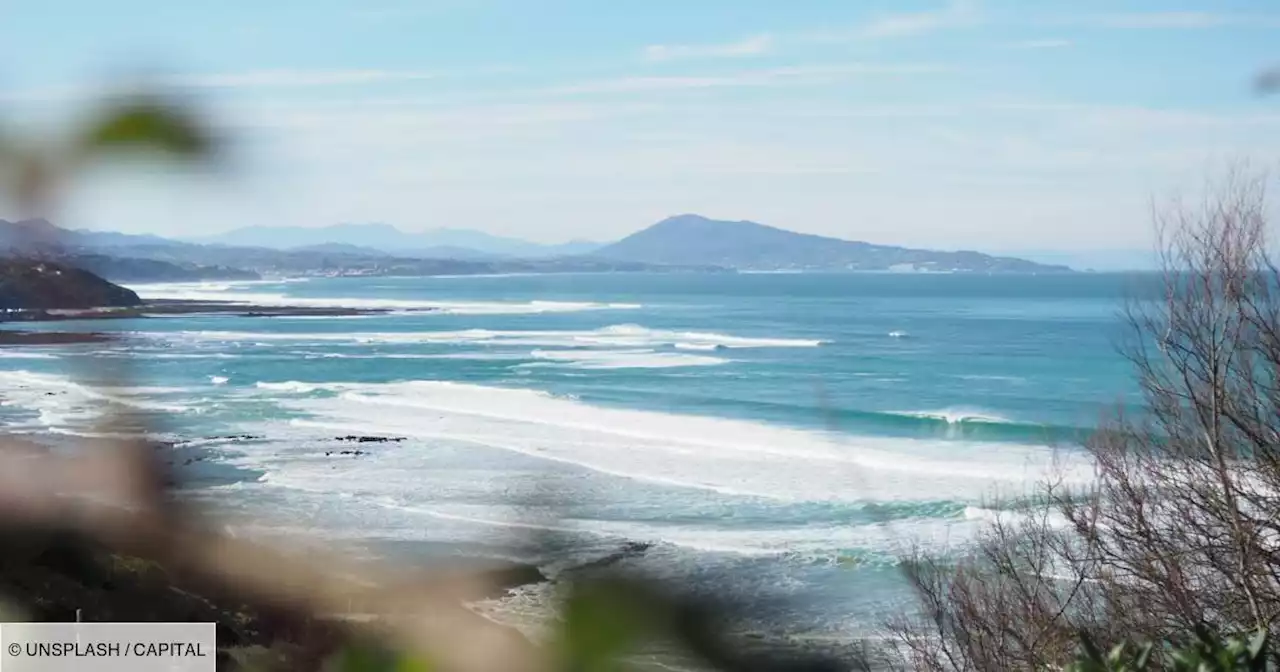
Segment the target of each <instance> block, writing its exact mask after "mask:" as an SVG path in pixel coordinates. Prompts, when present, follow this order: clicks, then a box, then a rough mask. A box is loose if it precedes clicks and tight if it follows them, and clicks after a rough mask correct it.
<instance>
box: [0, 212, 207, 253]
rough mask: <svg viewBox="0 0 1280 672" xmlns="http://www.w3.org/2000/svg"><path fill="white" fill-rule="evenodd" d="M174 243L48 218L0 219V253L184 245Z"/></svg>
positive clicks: (165, 239)
mask: <svg viewBox="0 0 1280 672" xmlns="http://www.w3.org/2000/svg"><path fill="white" fill-rule="evenodd" d="M183 244H184V243H180V242H178V241H175V240H169V239H168V238H161V237H160V236H152V235H133V234H128V233H116V232H114V231H87V230H84V229H63V228H60V227H58V226H55V225H54V224H53V223H52V222H50V221H49V220H47V219H39V218H37V219H24V220H19V221H16V222H10V221H7V220H4V219H0V250H4V249H9V250H30V249H40V248H50V247H84V248H97V249H103V248H113V247H128V246H134V245H159V246H166V245H169V246H172V245H183Z"/></svg>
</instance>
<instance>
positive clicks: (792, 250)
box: [595, 215, 1070, 273]
mask: <svg viewBox="0 0 1280 672" xmlns="http://www.w3.org/2000/svg"><path fill="white" fill-rule="evenodd" d="M595 255H596V256H598V257H603V258H607V259H619V260H626V261H638V262H644V263H650V264H683V265H693V264H711V265H716V266H724V267H728V268H734V269H740V270H856V271H889V270H904V271H908V270H915V271H966V272H993V273H995V272H1004V273H1008V272H1013V273H1029V272H1065V271H1069V270H1070V269H1069V268H1067V267H1065V266H1053V265H1046V264H1037V263H1035V262H1032V261H1027V260H1026V259H1018V258H1014V257H993V256H990V255H986V254H982V253H979V252H971V251H967V250H966V251H960V252H937V251H932V250H918V249H911V248H906V247H895V246H890V245H873V244H871V243H865V242H860V241H851V240H842V239H839V238H828V237H826V236H815V235H812V234H807V233H796V232H794V231H787V230H785V229H779V228H776V227H772V226H765V225H764V224H757V223H755V222H745V221H744V222H729V221H721V220H715V219H708V218H706V217H702V216H700V215H679V216H676V217H670V218H668V219H664V220H662V221H661V222H658V223H657V224H654V225H653V226H650V227H649V228H647V229H644V230H643V231H639V232H637V233H633V234H631V235H630V236H627V237H626V238H623V239H622V240H620V241H618V242H616V243H613V244H612V245H607V246H605V247H603V248H601V249H599V250H597V251H596V252H595Z"/></svg>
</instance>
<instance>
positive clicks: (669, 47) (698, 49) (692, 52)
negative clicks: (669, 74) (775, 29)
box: [644, 35, 773, 61]
mask: <svg viewBox="0 0 1280 672" xmlns="http://www.w3.org/2000/svg"><path fill="white" fill-rule="evenodd" d="M772 50H773V37H771V36H769V35H756V36H753V37H748V38H746V39H743V40H739V41H737V42H728V43H725V44H651V45H649V46H647V47H645V48H644V57H645V59H646V60H650V61H675V60H683V59H691V58H742V57H746V56H759V55H761V54H765V53H768V52H769V51H772Z"/></svg>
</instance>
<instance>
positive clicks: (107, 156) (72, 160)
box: [0, 93, 221, 215]
mask: <svg viewBox="0 0 1280 672" xmlns="http://www.w3.org/2000/svg"><path fill="white" fill-rule="evenodd" d="M220 145H221V143H220V142H219V141H218V139H217V138H216V137H215V135H214V133H213V132H212V129H211V126H209V125H208V124H207V123H206V122H205V120H204V119H203V118H202V117H201V116H200V115H199V114H197V113H196V112H195V111H194V110H192V109H190V108H188V107H187V106H185V105H183V104H181V103H179V102H178V101H177V100H176V99H173V98H167V97H165V96H161V95H155V94H149V93H138V94H132V95H127V96H122V97H119V98H114V99H111V100H109V101H108V102H107V103H105V104H103V105H102V106H100V107H99V108H98V109H96V110H94V111H93V112H92V113H91V114H90V115H89V116H88V117H87V118H86V119H85V120H84V122H82V123H81V124H80V125H79V126H78V127H76V128H73V129H70V131H69V132H68V133H66V134H65V135H64V136H63V137H62V138H61V139H60V140H59V139H54V140H41V141H38V142H27V141H25V139H24V138H22V137H20V136H18V135H15V134H13V133H6V132H3V130H2V129H0V179H2V180H3V182H2V183H0V188H2V189H3V190H4V192H5V193H4V195H5V196H7V197H9V198H11V199H13V201H14V202H15V203H16V204H17V205H18V207H19V208H20V209H21V210H22V211H23V212H24V213H25V214H40V215H43V214H47V213H46V212H45V211H46V210H48V209H49V208H51V207H53V206H54V205H56V203H57V200H58V198H59V197H60V196H61V194H62V191H63V190H64V189H65V188H66V186H67V184H68V183H69V182H70V181H71V180H73V179H74V178H75V177H76V176H77V174H78V173H79V172H80V171H81V170H83V169H84V168H87V167H88V166H89V165H91V164H93V163H95V162H97V161H100V160H113V159H117V158H123V157H124V155H127V154H135V155H137V154H144V155H152V156H156V157H158V158H162V159H165V160H169V161H180V162H188V163H194V162H201V163H203V162H208V161H209V160H211V159H212V158H213V157H214V156H215V155H216V154H217V152H218V149H219V147H220Z"/></svg>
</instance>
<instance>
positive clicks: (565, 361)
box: [0, 273, 1144, 637]
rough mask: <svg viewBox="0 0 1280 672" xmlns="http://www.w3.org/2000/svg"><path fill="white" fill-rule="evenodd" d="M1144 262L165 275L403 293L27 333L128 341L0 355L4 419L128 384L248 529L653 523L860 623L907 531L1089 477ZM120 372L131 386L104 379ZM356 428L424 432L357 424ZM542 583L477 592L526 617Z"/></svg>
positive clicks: (493, 545) (83, 418)
mask: <svg viewBox="0 0 1280 672" xmlns="http://www.w3.org/2000/svg"><path fill="white" fill-rule="evenodd" d="M1143 280H1144V276H1140V275H1122V274H1066V275H1038V276H985V275H946V274H781V273H772V274H679V273H672V274H606V275H527V276H496V277H476V276H471V277H420V278H389V277H371V278H315V279H306V280H292V281H263V282H239V283H214V282H210V283H199V284H170V285H141V286H136V287H135V289H137V290H138V292H139V293H140V294H141V295H142V296H143V297H151V298H180V299H208V300H218V301H241V302H246V303H250V304H255V305H291V306H348V307H355V308H386V309H392V310H393V312H392V313H389V314H385V315H357V316H346V317H305V318H303V317H279V318H266V317H236V316H226V315H213V316H198V315H181V316H173V317H164V318H148V319H130V320H96V321H81V322H56V323H47V324H37V325H21V326H22V327H23V328H40V329H50V330H99V331H102V330H109V331H117V332H121V333H122V335H123V336H124V338H122V339H120V340H119V341H115V342H112V343H110V344H108V346H107V347H105V348H104V347H103V346H102V345H100V344H99V345H76V346H60V347H30V346H25V347H14V348H7V349H2V350H0V422H3V423H4V424H5V429H6V431H9V432H20V433H29V434H33V435H38V436H50V435H53V436H60V437H65V438H66V439H67V440H74V439H75V438H77V437H79V436H81V435H83V434H86V433H91V430H90V425H91V423H92V421H93V419H94V418H95V417H97V415H98V414H99V413H101V412H102V410H103V408H104V407H105V404H106V402H108V401H115V402H119V403H120V404H122V405H123V407H125V408H128V409H130V410H131V411H132V412H133V413H135V414H137V415H139V416H140V417H142V418H144V419H146V420H147V421H148V422H150V423H152V426H153V427H154V430H153V431H154V432H156V433H157V434H158V435H159V437H158V438H162V439H165V440H168V441H172V442H179V443H180V444H181V446H182V447H183V450H184V451H186V452H183V453H182V455H184V456H186V460H192V458H191V455H192V454H193V453H192V452H191V451H192V450H198V451H199V459H197V460H194V462H195V464H194V465H188V467H189V468H190V474H191V479H190V480H189V481H188V482H187V485H186V488H187V490H186V492H185V494H186V495H187V496H189V497H191V498H193V499H196V500H198V501H200V502H202V503H206V504H208V505H209V506H211V507H213V508H214V509H215V510H216V511H218V512H220V513H221V514H222V515H224V516H226V517H227V520H228V523H227V525H228V527H229V529H231V530H232V531H234V532H235V533H237V534H240V533H244V534H259V535H262V536H264V537H266V538H290V537H293V536H297V537H299V538H307V539H320V540H323V542H324V543H326V544H344V545H348V546H351V547H352V548H356V549H360V550H361V552H367V553H372V554H375V555H383V556H394V557H395V558H397V559H400V560H413V561H422V562H427V561H441V560H450V559H454V560H456V559H459V558H495V559H506V560H517V561H523V562H534V563H537V564H538V565H539V566H541V567H543V568H544V570H545V571H547V572H548V573H550V574H555V573H556V572H557V571H561V570H563V569H564V568H567V567H572V566H576V565H579V564H583V563H587V562H591V561H592V560H593V559H598V558H600V557H605V556H608V555H609V554H611V553H613V552H615V551H616V550H617V549H618V548H619V547H621V546H622V545H623V544H625V543H626V542H638V543H640V544H648V546H647V548H645V549H644V550H643V552H637V553H634V554H633V555H631V556H630V557H628V558H626V559H625V560H624V562H626V563H628V564H630V565H633V566H634V568H635V569H638V570H640V571H644V572H646V573H649V574H651V575H657V576H659V577H663V578H668V579H671V580H678V581H680V582H682V583H683V585H688V586H693V587H694V589H695V590H706V591H708V592H710V593H714V594H717V595H721V596H727V597H731V598H733V599H737V600H741V601H743V602H745V603H746V604H748V605H750V606H752V608H751V609H749V611H748V613H749V614H750V618H749V619H748V622H747V623H744V625H743V627H745V628H748V629H751V628H754V629H759V630H762V631H768V632H780V631H786V632H792V633H799V634H806V635H812V636H821V637H828V636H830V637H844V636H864V635H868V634H871V633H874V632H875V630H876V628H877V626H878V624H879V623H880V621H881V620H882V619H883V617H884V615H885V614H887V613H891V612H893V611H896V610H900V609H901V608H902V607H903V605H904V604H905V603H906V601H907V600H908V598H909V596H908V592H907V589H906V586H905V584H904V582H903V579H902V576H901V573H900V560H901V558H903V557H904V556H905V554H907V553H909V552H911V551H912V549H917V548H919V549H924V550H927V551H930V552H935V553H940V554H948V553H952V554H954V553H961V552H963V550H964V548H965V547H966V545H967V544H969V543H971V542H972V541H973V540H974V539H975V538H976V537H977V535H979V534H981V531H982V529H983V527H984V525H986V524H987V523H988V522H989V521H990V520H991V519H992V518H993V517H994V516H997V515H999V510H1000V509H1001V508H1002V507H1008V506H1011V505H1013V504H1016V502H1018V501H1020V500H1021V498H1025V497H1027V496H1029V495H1030V494H1031V493H1033V492H1034V484H1035V483H1036V481H1037V480H1038V479H1040V478H1042V477H1044V475H1045V474H1046V473H1048V472H1049V471H1050V470H1057V471H1059V472H1061V475H1062V476H1063V477H1064V478H1067V479H1079V480H1081V481H1084V480H1087V478H1088V473H1087V469H1085V468H1084V466H1083V464H1082V462H1081V461H1080V460H1078V459H1075V456H1076V455H1077V454H1078V453H1077V451H1078V448H1077V447H1078V445H1079V443H1080V441H1082V440H1083V438H1084V437H1085V436H1087V434H1088V432H1089V429H1090V428H1091V427H1093V426H1095V425H1096V423H1097V422H1098V420H1099V418H1100V417H1101V416H1102V415H1103V414H1105V413H1106V412H1107V411H1108V409H1111V408H1113V407H1114V406H1115V405H1116V404H1118V403H1127V404H1134V403H1137V397H1136V396H1135V395H1136V386H1135V384H1134V382H1133V380H1132V375H1131V371H1130V368H1129V366H1128V364H1127V362H1126V361H1125V360H1124V359H1123V358H1122V357H1121V356H1120V355H1119V354H1117V351H1116V346H1117V343H1118V342H1119V341H1120V340H1121V339H1123V338H1124V336H1125V332H1124V330H1123V328H1122V322H1121V321H1120V320H1119V317H1118V316H1119V311H1120V309H1121V307H1122V300H1123V299H1124V297H1125V296H1126V295H1128V294H1130V293H1132V291H1134V289H1135V287H1138V286H1140V285H1141V283H1142V282H1143ZM423 309H431V310H430V311H429V312H422V311H423ZM126 363H127V364H128V365H129V367H130V371H131V373H132V376H133V377H132V378H131V379H130V381H129V385H128V386H127V387H121V386H120V384H119V381H118V380H113V379H111V378H109V377H108V375H107V374H108V372H110V371H114V370H115V366H114V365H116V364H126ZM112 385H114V387H112ZM345 435H379V436H389V437H402V438H403V439H404V440H402V441H399V442H388V443H367V444H354V443H343V442H336V441H335V440H334V439H335V437H339V436H345ZM344 450H346V451H351V450H359V451H361V452H362V453H363V454H358V455H353V454H342V451H344ZM547 539H555V540H556V541H555V543H552V544H547V543H540V542H545V541H546V540H547ZM633 548H635V546H633ZM548 590H549V589H548V588H546V587H545V586H532V587H527V588H524V589H520V590H518V591H516V592H515V593H513V594H512V595H510V596H509V597H507V598H504V599H503V600H498V601H496V602H493V603H490V604H487V605H485V608H486V610H488V611H489V612H491V613H493V614H494V616H495V617H497V618H500V619H507V620H510V621H514V622H517V623H523V624H525V625H529V624H531V623H534V622H536V621H537V620H538V619H540V618H542V617H543V616H544V615H545V613H546V610H547V606H548V603H549V600H550V595H549V593H548Z"/></svg>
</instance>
